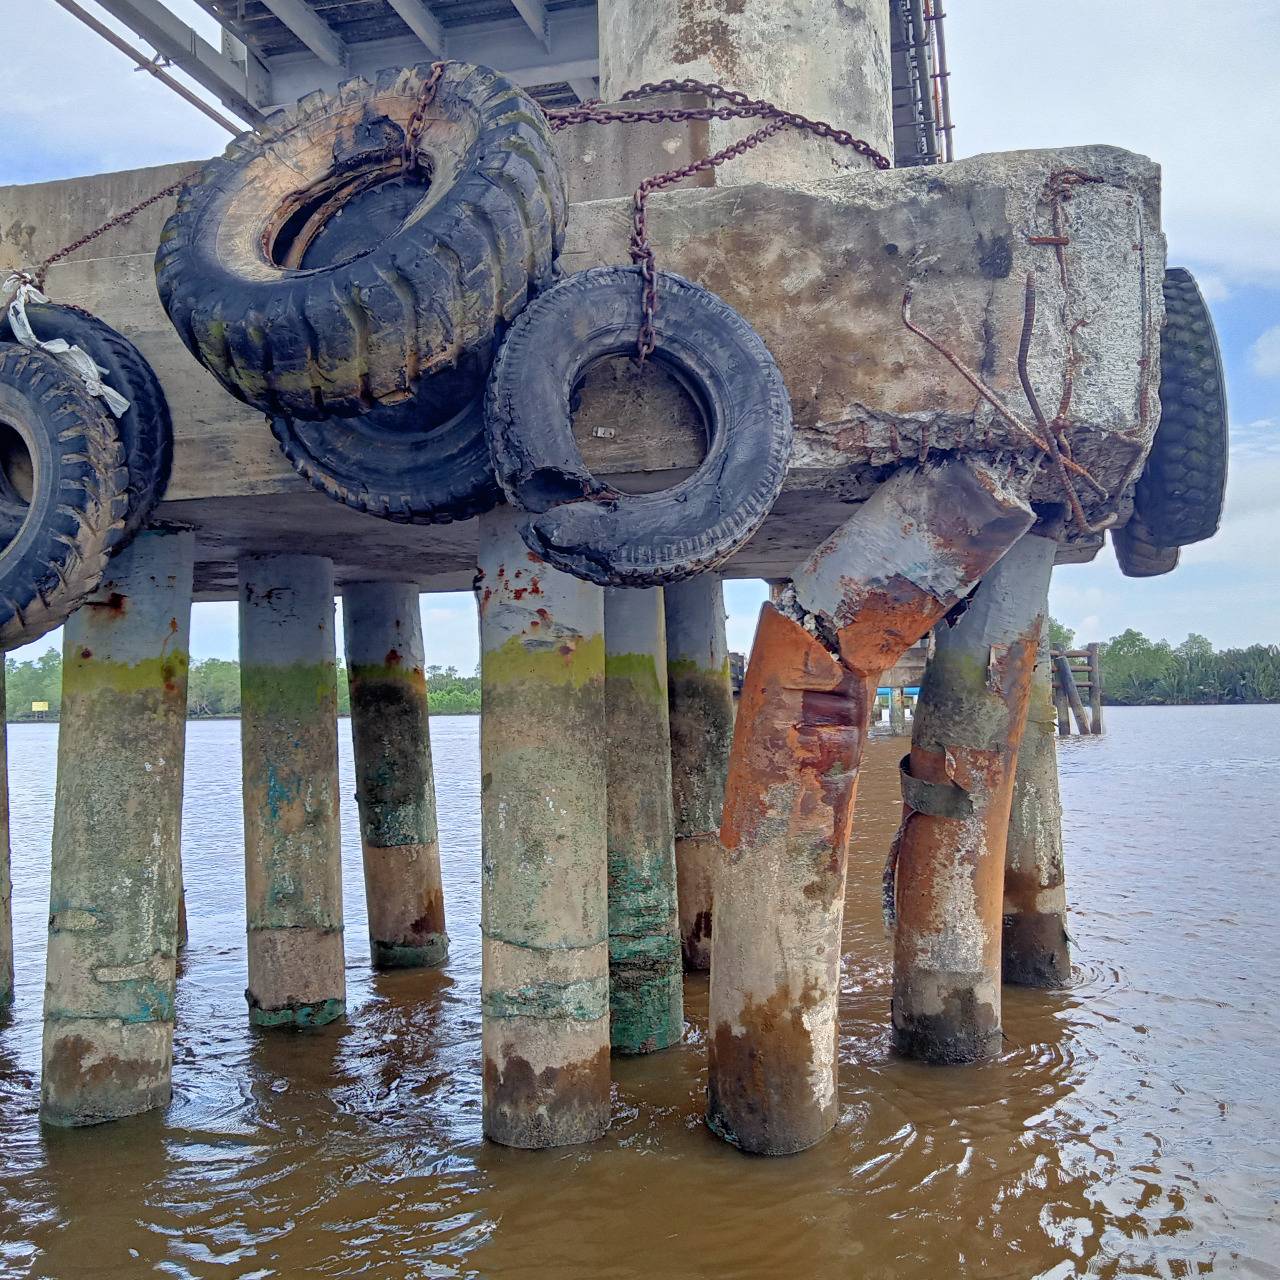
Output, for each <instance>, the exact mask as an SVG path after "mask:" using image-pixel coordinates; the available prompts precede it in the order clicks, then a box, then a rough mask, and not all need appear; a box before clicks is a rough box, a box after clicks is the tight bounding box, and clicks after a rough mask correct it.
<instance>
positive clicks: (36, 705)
mask: <svg viewBox="0 0 1280 1280" xmlns="http://www.w3.org/2000/svg"><path fill="white" fill-rule="evenodd" d="M31 710H32V711H48V710H49V704H48V703H47V702H33V703H32V704H31Z"/></svg>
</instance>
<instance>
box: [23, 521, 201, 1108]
mask: <svg viewBox="0 0 1280 1280" xmlns="http://www.w3.org/2000/svg"><path fill="white" fill-rule="evenodd" d="M194 553H195V547H194V539H193V535H192V534H190V533H187V532H175V531H167V530H160V529H152V530H144V531H143V532H141V533H139V534H138V535H137V537H136V538H134V540H133V542H132V543H131V544H130V545H129V546H128V547H127V548H125V550H124V551H122V552H121V553H120V554H119V555H117V556H116V557H115V558H114V559H113V560H112V561H111V563H110V564H109V565H108V566H107V572H106V574H105V576H104V577H103V579H102V582H101V585H100V586H99V588H98V591H97V592H96V593H95V594H94V595H93V596H91V597H90V598H89V599H88V600H87V601H86V602H85V603H84V604H83V605H81V606H80V608H79V609H78V610H77V611H76V612H75V613H74V614H72V616H71V617H70V618H69V619H68V620H67V623H66V625H65V627H64V628H63V659H62V714H61V724H60V727H59V730H58V779H57V795H56V799H55V803H54V813H53V862H52V871H51V876H50V889H49V951H48V965H47V969H46V974H45V996H44V1054H43V1076H42V1079H41V1090H40V1114H41V1117H42V1118H43V1119H44V1120H46V1121H47V1122H49V1123H51V1124H57V1125H84V1124H97V1123H99V1122H101V1121H105V1120H115V1119H118V1118H119V1117H121V1116H129V1115H134V1114H136V1113H137V1112H140V1111H147V1110H150V1109H151V1108H152V1107H162V1106H164V1105H165V1104H166V1103H167V1102H168V1101H169V1094H170V1075H171V1071H172V1066H173V1014H174V980H175V971H176V964H177V950H178V886H179V882H180V878H181V870H180V866H181V864H180V862H179V844H180V841H181V833H182V767H183V756H184V749H185V745H186V729H187V725H186V719H187V667H188V637H189V634H190V623H191V577H192V565H193V560H194Z"/></svg>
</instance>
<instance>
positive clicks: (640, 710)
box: [604, 587, 684, 1053]
mask: <svg viewBox="0 0 1280 1280" xmlns="http://www.w3.org/2000/svg"><path fill="white" fill-rule="evenodd" d="M662 596H663V593H662V588H661V587H657V588H654V589H653V590H649V591H644V590H638V589H632V588H625V587H608V588H606V590H605V597H604V636H605V663H604V670H605V709H606V717H607V724H608V774H609V1017H610V1023H609V1028H610V1042H611V1043H612V1045H613V1048H614V1050H615V1051H616V1052H618V1053H650V1052H652V1051H653V1050H655V1049H665V1048H667V1047H668V1046H669V1045H673V1044H675V1043H676V1042H677V1041H678V1040H679V1039H680V1035H681V1032H682V1030H683V1026H684V969H683V966H682V964H681V956H680V922H679V916H678V913H677V910H676V857H675V834H674V825H673V821H672V811H671V727H670V721H669V718H668V716H669V713H668V709H667V632H666V624H665V622H664V621H663V600H662Z"/></svg>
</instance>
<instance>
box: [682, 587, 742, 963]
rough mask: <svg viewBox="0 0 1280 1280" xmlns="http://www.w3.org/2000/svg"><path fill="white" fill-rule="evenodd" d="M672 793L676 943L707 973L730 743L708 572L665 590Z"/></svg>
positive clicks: (720, 595) (715, 593)
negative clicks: (677, 917)
mask: <svg viewBox="0 0 1280 1280" xmlns="http://www.w3.org/2000/svg"><path fill="white" fill-rule="evenodd" d="M665 595H666V627H667V686H668V701H669V706H670V710H671V790H672V798H673V801H674V813H675V835H676V875H677V877H678V881H679V900H680V943H681V947H682V949H683V952H684V967H685V968H686V969H688V970H689V971H690V972H697V971H698V970H706V969H710V968H711V930H712V883H713V879H714V876H715V868H716V864H717V863H718V862H719V860H720V856H721V853H720V820H721V816H722V813H723V809H724V783H725V776H726V774H727V773H728V770H729V750H730V747H731V746H732V744H733V716H734V710H733V684H732V682H731V680H730V678H729V646H728V643H727V642H726V640H725V632H724V622H725V613H724V588H723V586H722V585H721V582H720V579H719V578H718V577H717V576H716V575H715V574H713V573H703V574H699V575H698V576H697V577H696V578H686V579H685V581H684V582H677V583H673V584H672V585H671V586H669V587H667V588H666V590H665Z"/></svg>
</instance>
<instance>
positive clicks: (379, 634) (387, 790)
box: [342, 582, 449, 969]
mask: <svg viewBox="0 0 1280 1280" xmlns="http://www.w3.org/2000/svg"><path fill="white" fill-rule="evenodd" d="M342 607H343V624H344V625H343V634H344V638H345V643H346V654H347V683H348V686H349V687H350V690H351V739H352V745H353V748H354V752H355V766H356V801H357V803H358V805H359V807H360V841H361V845H362V847H363V850H364V886H365V901H366V904H367V907H368V913H369V946H370V949H371V952H372V956H373V963H374V966H375V967H376V968H380V969H418V968H429V967H431V966H434V965H440V964H443V963H444V962H445V960H447V959H448V957H449V935H448V934H447V933H446V932H445V919H444V889H443V887H442V885H441V880H440V842H439V838H438V835H437V832H436V798H435V779H434V777H433V774H432V767H431V730H430V724H429V719H428V706H427V679H426V656H425V650H424V647H423V643H422V615H421V614H420V612H419V610H418V588H417V585H416V584H414V583H411V582H359V583H351V584H349V585H348V586H347V587H345V588H344V590H343V593H342Z"/></svg>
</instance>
